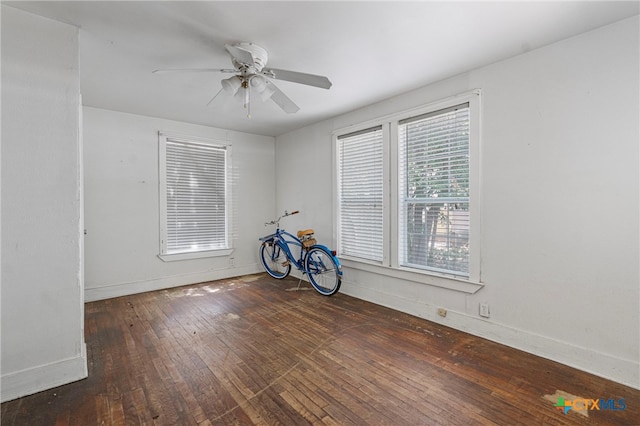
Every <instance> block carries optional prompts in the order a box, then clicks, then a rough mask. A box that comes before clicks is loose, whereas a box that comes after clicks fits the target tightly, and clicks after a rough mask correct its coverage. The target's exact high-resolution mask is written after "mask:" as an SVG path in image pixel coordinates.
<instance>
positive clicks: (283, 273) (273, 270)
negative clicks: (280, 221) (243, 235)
mask: <svg viewBox="0 0 640 426" xmlns="http://www.w3.org/2000/svg"><path fill="white" fill-rule="evenodd" d="M260 260H261V261H262V266H264V270H265V271H267V274H269V275H271V276H272V277H273V278H276V279H278V280H281V279H283V278H286V277H287V276H288V275H289V272H291V263H289V259H287V255H286V254H285V253H284V250H282V249H281V248H280V246H279V245H278V244H276V243H275V242H274V241H265V242H264V243H262V246H260Z"/></svg>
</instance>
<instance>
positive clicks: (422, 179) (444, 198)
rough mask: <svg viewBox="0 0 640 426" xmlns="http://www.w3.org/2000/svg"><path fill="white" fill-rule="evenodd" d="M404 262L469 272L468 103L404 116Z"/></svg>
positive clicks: (400, 141)
mask: <svg viewBox="0 0 640 426" xmlns="http://www.w3.org/2000/svg"><path fill="white" fill-rule="evenodd" d="M398 133H399V136H398V146H399V158H400V161H399V178H400V188H399V190H400V191H399V192H400V203H399V206H400V214H399V215H398V217H399V222H400V233H399V237H400V244H399V248H400V264H401V265H402V266H409V267H417V268H425V269H429V270H434V271H439V272H444V273H451V274H455V275H462V276H469V104H463V105H458V106H455V107H452V108H449V109H445V110H441V111H435V112H432V113H428V114H425V115H422V116H418V117H411V118H408V119H405V120H401V121H400V123H399V126H398Z"/></svg>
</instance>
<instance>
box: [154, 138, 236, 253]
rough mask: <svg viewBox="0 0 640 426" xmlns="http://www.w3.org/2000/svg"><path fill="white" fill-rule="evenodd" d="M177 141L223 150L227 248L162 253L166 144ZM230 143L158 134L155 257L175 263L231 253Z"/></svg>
mask: <svg viewBox="0 0 640 426" xmlns="http://www.w3.org/2000/svg"><path fill="white" fill-rule="evenodd" d="M168 140H178V141H185V142H192V143H195V144H203V145H210V146H214V147H218V148H224V150H225V156H226V157H225V158H226V161H225V163H226V166H225V169H226V170H225V207H226V208H225V230H226V239H227V247H225V248H220V249H215V250H203V251H193V252H181V253H166V239H167V238H166V237H167V226H166V225H167V197H166V193H167V179H166V174H167V151H166V147H167V141H168ZM231 159H232V151H231V143H229V142H226V141H221V140H215V139H207V138H202V137H195V136H185V135H180V134H177V133H172V132H163V131H159V132H158V210H159V219H160V223H159V234H158V235H159V239H158V257H159V258H160V259H161V260H163V261H165V262H171V261H177V260H188V259H201V258H207V257H220V256H229V255H231V254H232V253H233V252H234V248H233V247H232V245H231V242H232V239H231V230H232V223H231V222H232V214H231V212H232V205H231V201H232V196H231V182H230V176H231Z"/></svg>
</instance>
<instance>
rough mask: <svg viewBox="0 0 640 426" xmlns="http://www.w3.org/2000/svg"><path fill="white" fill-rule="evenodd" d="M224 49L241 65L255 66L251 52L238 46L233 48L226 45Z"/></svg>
mask: <svg viewBox="0 0 640 426" xmlns="http://www.w3.org/2000/svg"><path fill="white" fill-rule="evenodd" d="M224 47H225V49H227V52H229V54H230V55H231V56H233V57H234V59H235V60H236V61H238V62H240V63H241V64H246V65H254V62H253V54H252V53H251V52H250V51H248V50H245V49H242V48H240V47H238V46H231V45H229V44H225V45H224Z"/></svg>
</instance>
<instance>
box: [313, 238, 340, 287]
mask: <svg viewBox="0 0 640 426" xmlns="http://www.w3.org/2000/svg"><path fill="white" fill-rule="evenodd" d="M304 267H305V269H306V272H307V275H309V282H311V285H312V286H313V288H315V289H316V291H317V292H318V293H320V294H322V295H324V296H332V295H334V294H336V293H337V292H338V290H339V289H340V284H341V282H342V279H341V278H340V273H339V270H338V265H337V264H336V262H335V261H334V260H333V256H332V255H331V253H328V252H327V251H326V250H325V249H323V248H320V247H312V248H310V249H309V252H308V253H307V256H306V257H305V259H304Z"/></svg>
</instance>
